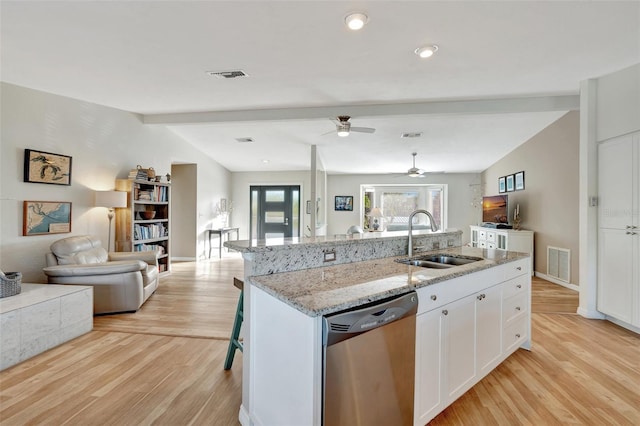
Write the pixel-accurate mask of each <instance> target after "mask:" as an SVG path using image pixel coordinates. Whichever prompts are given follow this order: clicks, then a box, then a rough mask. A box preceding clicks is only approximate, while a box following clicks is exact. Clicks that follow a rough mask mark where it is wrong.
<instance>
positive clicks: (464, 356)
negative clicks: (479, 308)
mask: <svg viewBox="0 0 640 426" xmlns="http://www.w3.org/2000/svg"><path fill="white" fill-rule="evenodd" d="M475 304H476V297H475V295H471V296H467V297H465V298H463V299H460V300H457V301H455V302H453V303H450V304H448V305H445V306H444V307H443V308H442V314H443V315H444V316H445V317H446V318H445V319H444V321H445V330H446V331H445V333H444V336H445V338H444V359H445V360H444V363H445V379H444V384H445V395H446V396H445V398H447V399H448V400H449V401H453V400H455V399H456V398H458V397H459V396H460V395H462V394H463V393H464V391H465V390H466V389H467V388H468V386H467V384H468V383H469V382H471V381H473V379H474V378H475V376H476V369H475V357H476V353H475V344H476V339H475V316H476V313H475Z"/></svg>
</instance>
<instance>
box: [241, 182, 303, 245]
mask: <svg viewBox="0 0 640 426" xmlns="http://www.w3.org/2000/svg"><path fill="white" fill-rule="evenodd" d="M299 235H300V186H287V185H282V186H252V187H251V235H250V238H251V239H254V238H257V239H260V240H263V239H267V238H287V237H298V236H299Z"/></svg>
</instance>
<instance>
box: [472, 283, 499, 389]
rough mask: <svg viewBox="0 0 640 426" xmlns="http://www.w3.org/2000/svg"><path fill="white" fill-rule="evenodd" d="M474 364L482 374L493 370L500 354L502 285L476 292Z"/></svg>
mask: <svg viewBox="0 0 640 426" xmlns="http://www.w3.org/2000/svg"><path fill="white" fill-rule="evenodd" d="M475 298H476V343H477V345H476V360H477V362H476V364H477V368H478V373H479V374H480V375H482V376H484V375H486V374H487V373H489V372H490V371H491V370H493V369H494V368H495V367H496V365H498V363H499V362H500V355H502V339H501V331H502V286H501V285H496V286H493V287H491V288H488V289H486V290H484V291H481V292H480V293H478V294H476V296H475Z"/></svg>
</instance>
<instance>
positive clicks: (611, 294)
mask: <svg viewBox="0 0 640 426" xmlns="http://www.w3.org/2000/svg"><path fill="white" fill-rule="evenodd" d="M627 232H628V231H626V230H621V229H600V233H599V238H598V252H599V253H598V257H599V268H598V310H599V311H600V312H602V313H604V314H607V315H610V316H612V317H614V318H617V319H619V320H621V321H624V322H627V323H630V324H631V322H632V318H633V296H634V283H633V264H634V261H635V262H637V258H635V259H634V257H633V256H634V242H635V240H636V239H637V237H638V235H630V234H628V233H627ZM636 256H637V253H636Z"/></svg>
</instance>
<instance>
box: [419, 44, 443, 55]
mask: <svg viewBox="0 0 640 426" xmlns="http://www.w3.org/2000/svg"><path fill="white" fill-rule="evenodd" d="M437 51H438V46H437V45H435V44H429V45H426V46H422V47H418V48H417V49H416V50H415V51H414V52H415V54H416V55H418V56H420V57H421V58H429V57H431V56H433V54H434V53H436V52H437Z"/></svg>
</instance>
